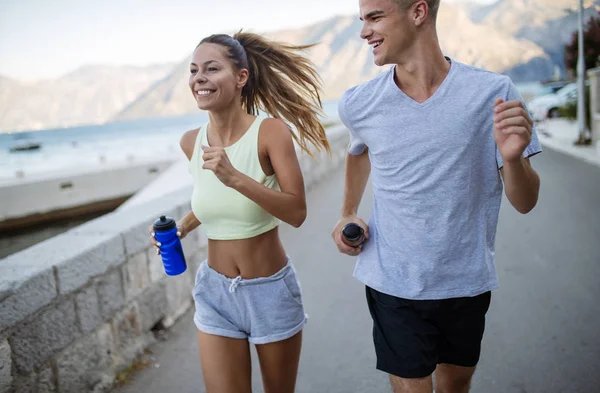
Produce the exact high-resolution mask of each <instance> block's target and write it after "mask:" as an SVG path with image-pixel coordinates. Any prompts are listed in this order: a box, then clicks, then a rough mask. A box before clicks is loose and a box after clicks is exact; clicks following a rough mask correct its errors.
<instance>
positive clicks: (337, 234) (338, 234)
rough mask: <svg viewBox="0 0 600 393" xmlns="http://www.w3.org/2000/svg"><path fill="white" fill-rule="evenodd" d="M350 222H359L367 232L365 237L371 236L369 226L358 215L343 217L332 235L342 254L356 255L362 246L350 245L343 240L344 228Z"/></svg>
mask: <svg viewBox="0 0 600 393" xmlns="http://www.w3.org/2000/svg"><path fill="white" fill-rule="evenodd" d="M350 222H353V223H355V224H358V225H359V226H360V227H362V229H363V231H364V234H365V239H368V238H369V226H368V225H367V224H365V222H364V221H363V220H361V219H360V218H358V217H357V216H346V217H342V218H341V219H340V220H339V221H338V222H337V224H336V225H335V227H334V228H333V231H331V237H332V238H333V241H334V242H335V245H336V246H337V248H338V250H339V251H340V252H341V253H342V254H346V255H350V256H356V255H358V254H360V251H361V248H360V247H350V246H348V245H347V244H346V243H344V241H343V240H342V229H344V226H346V224H348V223H350Z"/></svg>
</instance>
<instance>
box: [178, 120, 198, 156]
mask: <svg viewBox="0 0 600 393" xmlns="http://www.w3.org/2000/svg"><path fill="white" fill-rule="evenodd" d="M201 128H202V127H198V128H194V129H193V130H189V131H186V132H185V133H184V134H183V135H182V136H181V140H180V141H179V145H180V146H181V150H183V152H184V153H185V155H186V156H187V158H188V160H191V159H192V155H193V154H194V146H195V145H196V137H197V136H198V134H199V133H200V129H201Z"/></svg>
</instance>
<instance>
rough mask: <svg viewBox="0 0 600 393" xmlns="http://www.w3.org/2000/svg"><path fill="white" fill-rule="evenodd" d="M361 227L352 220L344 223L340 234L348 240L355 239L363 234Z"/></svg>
mask: <svg viewBox="0 0 600 393" xmlns="http://www.w3.org/2000/svg"><path fill="white" fill-rule="evenodd" d="M363 232H364V231H363V229H362V227H361V226H360V225H358V224H355V223H353V222H351V223H348V224H346V226H344V229H342V234H343V235H344V237H345V238H346V239H348V240H350V241H355V240H358V239H360V237H361V236H362V235H363Z"/></svg>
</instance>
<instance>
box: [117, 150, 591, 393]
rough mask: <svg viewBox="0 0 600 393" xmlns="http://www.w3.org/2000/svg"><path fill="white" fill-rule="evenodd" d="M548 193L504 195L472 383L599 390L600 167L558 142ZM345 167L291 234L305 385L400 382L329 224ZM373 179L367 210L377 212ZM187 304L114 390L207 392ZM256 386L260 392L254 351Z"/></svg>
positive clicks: (339, 387) (323, 388) (371, 389)
mask: <svg viewBox="0 0 600 393" xmlns="http://www.w3.org/2000/svg"><path fill="white" fill-rule="evenodd" d="M533 165H534V167H535V168H536V169H537V170H538V172H539V173H540V176H541V178H542V186H541V194H540V200H539V203H538V205H537V207H536V208H535V209H534V211H532V212H531V213H529V214H527V215H520V214H519V213H517V212H516V211H514V210H513V209H512V208H511V206H510V205H509V204H508V201H507V200H506V199H505V200H504V201H503V205H502V209H501V214H500V222H499V228H498V234H497V243H496V245H497V246H496V266H497V271H498V275H499V279H500V288H499V289H498V290H497V291H495V292H494V293H493V295H492V305H491V308H490V311H489V313H488V322H487V329H486V333H485V336H484V343H483V353H482V358H481V362H480V365H479V368H478V370H477V372H476V374H475V377H474V381H473V388H472V392H485V393H510V392H515V393H537V392H540V393H542V392H543V393H550V392H552V393H554V392H556V393H559V392H565V393H587V392H590V393H593V392H599V391H600V372H598V369H599V367H600V328H599V325H600V306H599V305H600V285H599V284H600V283H599V280H600V168H598V167H595V166H591V165H589V164H585V163H583V162H580V161H578V160H576V159H574V158H572V157H569V156H565V155H562V154H559V153H556V152H553V151H550V150H548V149H546V150H545V152H544V153H543V154H542V155H540V156H538V157H535V158H533ZM342 191H343V173H342V172H341V171H340V172H338V173H335V174H332V175H331V177H330V178H328V179H327V180H326V181H324V182H322V184H320V185H319V186H316V187H315V188H314V189H312V190H311V191H310V193H309V195H308V206H309V216H308V218H307V221H306V222H305V224H304V225H303V226H302V227H301V228H299V229H294V228H291V227H287V226H283V227H282V230H281V232H282V237H283V241H284V244H285V245H286V248H287V250H288V253H289V254H290V256H291V257H292V258H293V260H294V263H295V265H296V268H297V270H298V274H299V276H300V280H301V282H302V285H303V291H304V301H305V305H306V310H307V312H308V313H309V315H310V320H309V323H308V325H307V327H306V329H305V331H304V346H303V352H302V357H301V363H300V370H299V377H298V384H297V392H298V393H309V392H310V393H317V392H327V393H338V392H339V393H342V392H344V393H347V392H361V393H375V392H377V393H379V392H390V391H391V390H390V388H389V383H388V380H387V376H386V375H384V374H383V373H381V372H379V371H377V370H376V369H375V367H374V366H375V355H374V350H373V345H372V342H371V320H370V317H369V314H368V311H367V308H366V305H365V301H364V287H363V286H362V284H360V283H359V282H358V281H356V280H355V279H353V278H352V270H353V267H354V260H353V258H351V257H347V256H344V255H340V254H339V253H338V252H337V250H336V249H335V246H334V245H333V243H332V242H331V240H330V237H329V231H330V230H331V227H332V226H333V225H334V223H335V222H336V220H337V218H338V212H339V207H340V203H341V198H342ZM370 199H371V190H370V189H368V190H367V192H366V194H365V199H364V201H365V202H364V203H363V205H362V208H361V215H362V216H363V218H365V219H367V218H368V216H369V211H370ZM191 318H192V314H191V313H188V314H186V315H185V316H184V317H183V319H182V320H181V321H180V322H178V323H177V324H176V325H175V327H174V328H173V329H172V331H170V332H169V333H168V335H169V338H168V340H167V341H165V342H160V343H158V344H157V345H155V346H154V347H153V351H154V353H155V355H154V356H155V358H156V360H155V363H156V365H159V367H155V366H153V367H149V368H147V369H145V370H143V371H141V372H139V373H138V374H137V375H135V376H134V378H133V380H132V381H131V382H130V383H128V384H127V385H125V386H123V387H121V388H118V389H117V390H116V391H115V392H116V393H131V392H147V393H159V392H160V393H163V392H165V393H166V392H179V393H192V392H193V393H197V392H204V391H205V390H204V386H203V383H202V373H201V369H200V365H199V361H198V358H197V344H196V330H195V327H194V324H193V322H192V320H191ZM253 360H254V365H253V386H254V391H255V392H262V385H261V380H260V372H259V368H258V362H257V358H256V354H255V352H254V350H253Z"/></svg>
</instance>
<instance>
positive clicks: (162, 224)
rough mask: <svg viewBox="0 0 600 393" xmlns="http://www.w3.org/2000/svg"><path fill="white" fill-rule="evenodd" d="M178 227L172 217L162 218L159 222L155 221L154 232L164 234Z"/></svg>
mask: <svg viewBox="0 0 600 393" xmlns="http://www.w3.org/2000/svg"><path fill="white" fill-rule="evenodd" d="M176 225H177V223H176V222H175V220H174V219H172V218H171V217H166V216H160V217H159V219H158V220H156V221H154V230H155V231H157V232H164V231H168V230H169V229H173V228H175V226H176Z"/></svg>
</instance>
